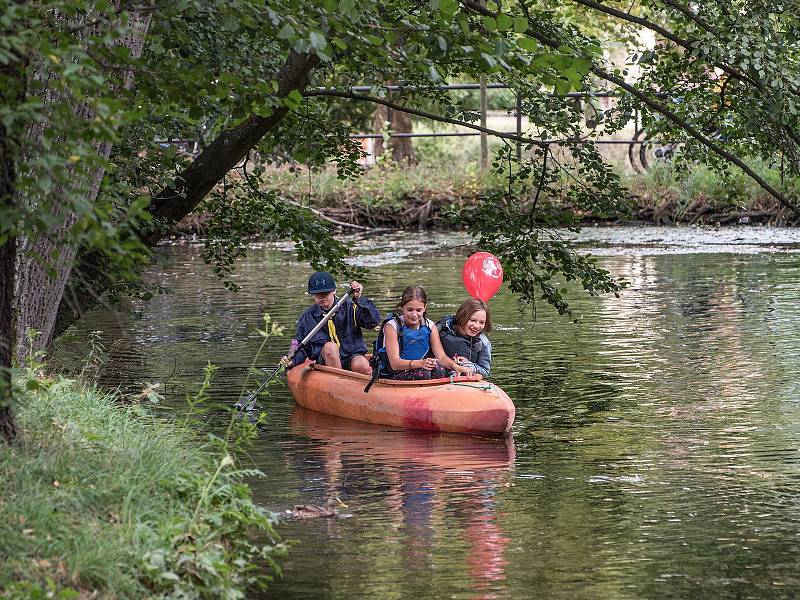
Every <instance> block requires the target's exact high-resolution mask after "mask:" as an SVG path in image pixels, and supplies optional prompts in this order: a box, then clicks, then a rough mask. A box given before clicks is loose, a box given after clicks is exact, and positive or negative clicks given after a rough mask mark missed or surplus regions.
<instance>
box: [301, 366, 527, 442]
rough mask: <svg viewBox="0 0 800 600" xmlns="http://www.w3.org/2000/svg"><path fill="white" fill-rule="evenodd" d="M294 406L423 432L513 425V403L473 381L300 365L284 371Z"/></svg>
mask: <svg viewBox="0 0 800 600" xmlns="http://www.w3.org/2000/svg"><path fill="white" fill-rule="evenodd" d="M288 379H289V389H290V390H291V392H292V396H294V399H295V402H297V403H298V404H299V405H300V406H303V407H305V408H310V409H311V410H316V411H318V412H322V413H326V414H329V415H335V416H337V417H345V418H347V419H354V420H356V421H366V422H367V423H377V424H379V425H394V426H398V427H407V428H409V429H425V430H428V431H451V432H456V433H494V434H504V433H507V432H508V431H510V430H511V424H512V423H513V422H514V403H513V402H511V399H510V398H509V397H508V395H507V394H506V393H505V392H504V391H503V390H501V389H500V388H499V387H497V386H496V385H494V384H493V383H489V382H488V381H484V380H482V379H481V377H480V375H477V376H473V377H456V378H454V379H453V380H452V381H451V380H450V379H431V380H429V381H392V380H387V379H379V380H378V381H377V382H376V383H375V385H373V386H372V388H371V389H370V391H369V393H365V392H364V387H365V386H366V385H367V383H369V380H370V378H369V376H368V375H362V374H360V373H353V372H352V371H345V370H343V369H334V368H333V367H325V366H322V365H316V364H314V363H312V362H310V361H306V362H305V363H303V364H302V365H298V366H296V367H295V368H293V369H292V370H291V371H289V374H288Z"/></svg>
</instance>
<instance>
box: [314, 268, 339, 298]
mask: <svg viewBox="0 0 800 600" xmlns="http://www.w3.org/2000/svg"><path fill="white" fill-rule="evenodd" d="M335 290H336V282H335V281H334V280H333V276H332V275H331V274H330V273H328V272H327V271H317V272H316V273H314V274H313V275H312V276H311V277H309V278H308V293H309V294H324V293H326V292H333V291H335Z"/></svg>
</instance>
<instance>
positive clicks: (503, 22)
mask: <svg viewBox="0 0 800 600" xmlns="http://www.w3.org/2000/svg"><path fill="white" fill-rule="evenodd" d="M513 27H514V19H512V18H511V17H509V16H508V15H504V14H499V15H497V28H498V29H499V30H500V31H510V30H511V29H512V28H513Z"/></svg>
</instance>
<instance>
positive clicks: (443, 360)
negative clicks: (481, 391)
mask: <svg viewBox="0 0 800 600" xmlns="http://www.w3.org/2000/svg"><path fill="white" fill-rule="evenodd" d="M431 350H433V355H434V356H435V357H436V358H437V359H438V361H439V364H440V365H442V366H443V367H445V368H446V369H450V370H451V371H455V372H456V373H458V374H459V375H471V374H472V369H469V368H467V367H465V366H463V365H460V364H458V363H457V362H456V361H454V360H453V359H452V358H450V357H449V356H447V353H446V352H445V351H444V348H442V340H441V339H439V330H438V329H436V327H432V328H431Z"/></svg>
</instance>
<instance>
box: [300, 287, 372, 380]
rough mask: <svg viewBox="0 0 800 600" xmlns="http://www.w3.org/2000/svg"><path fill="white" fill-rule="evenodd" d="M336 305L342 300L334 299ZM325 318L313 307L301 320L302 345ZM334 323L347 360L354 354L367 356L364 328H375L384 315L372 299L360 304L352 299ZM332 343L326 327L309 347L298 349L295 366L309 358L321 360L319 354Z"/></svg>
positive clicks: (347, 301) (337, 313)
mask: <svg viewBox="0 0 800 600" xmlns="http://www.w3.org/2000/svg"><path fill="white" fill-rule="evenodd" d="M336 302H338V299H337V298H334V304H335V303H336ZM323 316H324V313H323V312H322V309H321V308H320V307H319V306H317V305H316V304H313V305H312V306H309V307H308V308H307V309H306V310H305V312H304V313H303V314H302V315H300V318H299V319H297V334H296V335H295V339H296V340H297V341H298V342H301V341H302V340H303V338H304V337H306V336H307V335H308V333H309V332H310V331H311V330H312V329H314V327H315V326H316V324H317V323H319V322H320V321H321V320H322V317H323ZM331 321H333V325H334V327H335V328H336V337H338V338H339V343H340V346H339V354H340V356H341V357H342V360H344V359H346V358H348V357H350V356H352V355H353V354H366V353H367V345H366V343H364V336H363V335H362V333H361V328H362V327H366V328H367V329H372V328H373V327H375V326H376V325H378V324H379V323H380V322H381V315H380V313H379V312H378V309H377V308H376V307H375V303H374V302H373V301H372V300H370V299H368V298H360V299H359V300H358V301H357V302H353V300H351V299H350V298H348V299H347V300H345V301H344V304H342V306H341V307H339V310H337V311H336V314H335V315H333V317H332V318H331ZM330 341H331V336H330V334H329V333H328V326H327V325H323V326H322V328H321V329H320V330H319V331H318V332H317V333H315V334H314V337H313V338H311V341H309V342H308V344H306V345H305V346H303V347H300V348H298V349H297V353H296V354H295V355H294V358H293V360H292V362H293V364H295V365H299V364H300V363H302V362H303V361H304V360H306V359H307V358H311V359H313V360H317V358H319V353H320V352H322V347H323V346H324V345H325V344H326V343H327V342H330Z"/></svg>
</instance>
